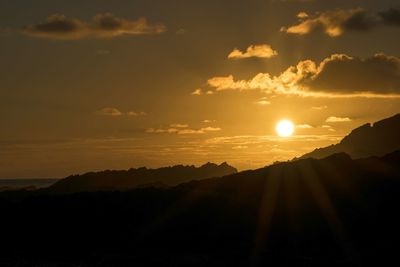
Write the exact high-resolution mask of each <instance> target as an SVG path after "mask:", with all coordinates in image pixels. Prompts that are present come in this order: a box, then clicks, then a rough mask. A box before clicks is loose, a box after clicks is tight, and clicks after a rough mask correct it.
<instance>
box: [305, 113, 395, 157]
mask: <svg viewBox="0 0 400 267" xmlns="http://www.w3.org/2000/svg"><path fill="white" fill-rule="evenodd" d="M399 136H400V114H397V115H395V116H393V117H390V118H387V119H384V120H381V121H378V122H375V123H374V124H372V125H371V124H370V123H367V124H364V125H362V126H360V127H358V128H356V129H354V130H353V131H352V132H351V133H350V134H349V135H347V136H346V137H344V138H343V140H342V141H341V142H340V143H338V144H336V145H331V146H328V147H324V148H318V149H316V150H314V151H312V152H310V153H307V154H305V155H303V156H301V157H300V159H304V158H317V159H320V158H324V157H327V156H329V155H331V154H335V153H339V152H345V153H347V154H349V155H350V156H351V157H352V158H355V159H357V158H363V157H371V156H383V155H385V154H388V153H390V152H393V151H395V150H399V149H400V138H399Z"/></svg>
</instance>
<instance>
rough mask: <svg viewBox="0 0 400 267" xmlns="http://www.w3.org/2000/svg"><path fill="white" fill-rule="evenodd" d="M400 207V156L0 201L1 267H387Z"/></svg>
mask: <svg viewBox="0 0 400 267" xmlns="http://www.w3.org/2000/svg"><path fill="white" fill-rule="evenodd" d="M399 203H400V151H396V152H393V153H390V154H388V155H385V156H383V157H370V158H363V159H358V160H353V159H352V158H351V157H350V156H349V155H348V154H346V153H338V154H333V155H331V156H329V157H327V158H324V159H312V158H308V159H302V160H298V161H294V162H286V163H279V164H275V165H272V166H269V167H265V168H261V169H258V170H251V171H245V172H240V173H236V174H231V175H228V176H224V177H222V178H212V179H205V180H196V181H190V182H187V183H183V184H180V185H177V186H175V187H168V188H155V187H153V188H137V189H134V190H130V191H119V192H117V191H114V192H88V193H78V194H77V193H75V194H62V195H54V194H50V195H49V194H44V193H41V194H39V193H37V194H36V195H30V196H28V197H25V198H24V199H23V200H22V201H14V200H12V199H9V198H7V196H5V195H1V194H0V210H1V214H2V220H0V227H1V229H7V231H4V233H3V234H2V242H1V244H0V255H1V256H0V259H4V258H6V259H7V261H6V263H7V264H8V263H10V266H16V265H11V264H15V263H16V261H15V259H19V260H20V259H24V260H25V262H27V263H29V264H26V265H23V264H19V265H18V266H32V265H37V266H76V265H79V266H264V265H271V266H367V265H375V266H383V265H385V262H386V263H389V262H392V265H393V266H395V265H397V264H399V263H400V259H399V258H398V248H399V245H398V242H399V240H400V227H399V225H400V218H399V216H398V212H397V211H398V204H399ZM38 241H40V244H41V245H40V246H38V245H37V242H38ZM43 251H45V253H43ZM54 262H56V263H57V264H58V265H51V263H54ZM18 263H19V262H18ZM44 263H46V264H47V265H45V264H44ZM60 263H62V265H61V264H60ZM68 264H70V265H68ZM6 266H7V265H6Z"/></svg>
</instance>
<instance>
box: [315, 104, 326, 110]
mask: <svg viewBox="0 0 400 267" xmlns="http://www.w3.org/2000/svg"><path fill="white" fill-rule="evenodd" d="M327 108H328V106H325V105H324V106H316V107H311V109H313V110H324V109H327Z"/></svg>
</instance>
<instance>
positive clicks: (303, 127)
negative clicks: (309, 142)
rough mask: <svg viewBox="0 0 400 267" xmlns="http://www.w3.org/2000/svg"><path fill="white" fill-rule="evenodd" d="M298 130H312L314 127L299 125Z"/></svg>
mask: <svg viewBox="0 0 400 267" xmlns="http://www.w3.org/2000/svg"><path fill="white" fill-rule="evenodd" d="M296 128H299V129H312V128H314V127H312V126H311V125H309V124H299V125H296Z"/></svg>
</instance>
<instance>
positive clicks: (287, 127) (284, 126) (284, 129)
mask: <svg viewBox="0 0 400 267" xmlns="http://www.w3.org/2000/svg"><path fill="white" fill-rule="evenodd" d="M275 130H276V133H277V134H278V135H279V136H281V137H289V136H292V135H293V133H294V124H293V122H291V121H290V120H280V121H279V122H278V123H277V124H276V127H275Z"/></svg>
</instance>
